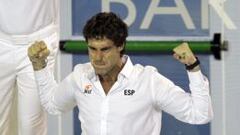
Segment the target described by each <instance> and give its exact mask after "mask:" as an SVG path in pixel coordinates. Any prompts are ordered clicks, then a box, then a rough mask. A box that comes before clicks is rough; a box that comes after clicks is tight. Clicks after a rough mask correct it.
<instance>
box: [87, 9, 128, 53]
mask: <svg viewBox="0 0 240 135" xmlns="http://www.w3.org/2000/svg"><path fill="white" fill-rule="evenodd" d="M83 35H84V38H85V40H86V42H88V39H91V38H95V39H103V38H107V39H109V40H112V41H113V43H114V45H116V46H117V47H119V46H122V45H124V46H125V44H126V38H127V36H128V27H127V25H126V24H125V23H124V22H123V20H121V18H120V17H118V16H117V15H116V14H114V13H113V12H102V13H98V14H96V15H94V16H93V17H92V18H90V19H89V20H88V21H87V23H86V24H85V26H84V28H83ZM124 48H125V47H124ZM124 51H125V49H123V51H121V55H122V54H123V53H124Z"/></svg>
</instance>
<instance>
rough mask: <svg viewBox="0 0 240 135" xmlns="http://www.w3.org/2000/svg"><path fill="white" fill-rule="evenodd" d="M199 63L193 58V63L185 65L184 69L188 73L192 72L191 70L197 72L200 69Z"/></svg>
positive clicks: (196, 58)
mask: <svg viewBox="0 0 240 135" xmlns="http://www.w3.org/2000/svg"><path fill="white" fill-rule="evenodd" d="M199 65H200V61H199V59H198V57H195V62H193V63H192V64H188V65H187V64H185V67H186V69H187V70H189V71H193V70H197V69H198V70H199V69H200V66H199Z"/></svg>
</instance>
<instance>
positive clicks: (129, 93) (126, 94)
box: [124, 89, 135, 96]
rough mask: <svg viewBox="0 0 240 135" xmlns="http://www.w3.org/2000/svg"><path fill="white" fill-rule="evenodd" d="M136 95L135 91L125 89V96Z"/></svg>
mask: <svg viewBox="0 0 240 135" xmlns="http://www.w3.org/2000/svg"><path fill="white" fill-rule="evenodd" d="M134 93H135V90H132V89H125V90H124V95H125V96H132V95H133V94H134Z"/></svg>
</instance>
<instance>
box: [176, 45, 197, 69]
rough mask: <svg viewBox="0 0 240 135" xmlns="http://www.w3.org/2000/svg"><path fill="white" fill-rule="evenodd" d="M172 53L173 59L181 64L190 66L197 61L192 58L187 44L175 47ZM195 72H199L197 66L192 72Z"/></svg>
mask: <svg viewBox="0 0 240 135" xmlns="http://www.w3.org/2000/svg"><path fill="white" fill-rule="evenodd" d="M173 52H174V54H173V56H174V58H176V59H177V60H179V61H180V62H181V63H183V64H186V65H192V64H194V63H195V62H196V61H197V59H196V57H195V56H194V54H193V52H192V50H191V49H190V48H189V46H188V44H187V43H182V44H180V45H179V46H177V47H175V48H174V49H173ZM197 70H199V66H196V68H194V69H193V71H197Z"/></svg>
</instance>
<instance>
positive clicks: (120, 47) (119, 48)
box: [118, 44, 125, 52]
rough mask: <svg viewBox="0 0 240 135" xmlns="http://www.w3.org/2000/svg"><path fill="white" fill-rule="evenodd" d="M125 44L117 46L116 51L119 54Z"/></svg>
mask: <svg viewBox="0 0 240 135" xmlns="http://www.w3.org/2000/svg"><path fill="white" fill-rule="evenodd" d="M124 46H125V44H123V45H122V46H118V51H119V52H121V51H122V50H123V48H124Z"/></svg>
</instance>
